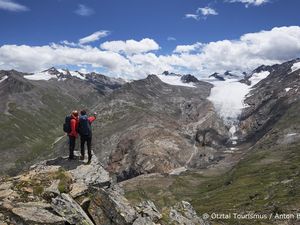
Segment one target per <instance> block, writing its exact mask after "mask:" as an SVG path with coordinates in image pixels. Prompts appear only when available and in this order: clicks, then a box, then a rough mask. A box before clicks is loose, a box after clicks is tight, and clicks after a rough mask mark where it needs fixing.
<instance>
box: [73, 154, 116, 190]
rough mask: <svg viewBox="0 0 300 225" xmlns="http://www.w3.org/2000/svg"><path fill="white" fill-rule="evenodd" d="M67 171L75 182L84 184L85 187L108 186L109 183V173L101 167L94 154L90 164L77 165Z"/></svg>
mask: <svg viewBox="0 0 300 225" xmlns="http://www.w3.org/2000/svg"><path fill="white" fill-rule="evenodd" d="M69 172H70V173H71V174H72V176H73V178H74V180H75V182H76V183H78V184H83V185H86V186H87V187H89V186H97V187H104V186H109V185H110V183H111V177H110V176H109V173H108V172H107V171H106V170H105V169H104V168H103V167H102V165H101V164H100V162H99V160H98V159H97V157H96V156H95V155H94V156H93V157H92V160H91V163H90V164H88V165H85V164H82V165H79V166H78V167H76V168H75V169H73V170H70V171H69ZM83 185H82V187H83ZM82 189H84V188H82ZM82 191H83V190H82Z"/></svg>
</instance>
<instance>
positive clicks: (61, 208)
mask: <svg viewBox="0 0 300 225" xmlns="http://www.w3.org/2000/svg"><path fill="white" fill-rule="evenodd" d="M51 205H52V207H53V209H54V210H55V212H56V213H57V214H59V215H60V216H62V217H63V218H64V219H65V220H66V221H68V222H69V223H70V224H76V225H93V224H94V223H93V222H92V221H91V219H90V218H89V217H88V215H87V214H86V213H85V212H84V211H83V209H82V208H81V207H80V205H78V203H77V202H76V201H75V200H74V199H72V198H71V197H70V196H69V195H68V194H64V193H63V194H61V195H60V196H57V197H56V198H54V199H52V203H51Z"/></svg>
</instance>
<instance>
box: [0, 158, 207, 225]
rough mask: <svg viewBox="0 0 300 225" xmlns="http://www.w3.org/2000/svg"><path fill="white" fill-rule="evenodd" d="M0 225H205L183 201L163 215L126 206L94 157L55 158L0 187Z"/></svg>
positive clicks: (148, 207) (144, 206)
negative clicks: (86, 158) (70, 159)
mask: <svg viewBox="0 0 300 225" xmlns="http://www.w3.org/2000/svg"><path fill="white" fill-rule="evenodd" d="M0 224H1V225H8V224H17V225H27V224H28V225H33V224H43V225H50V224H56V225H60V224H61V225H63V224H76V225H92V224H93V225H102V224H103V225H104V224H105V225H114V224H116V225H123V224H124V225H125V224H134V225H142V224H145V225H146V224H147V225H148V224H149V225H150V224H186V225H193V224H195V225H196V224H197V225H199V224H200V225H201V224H209V222H207V221H204V220H203V219H202V218H200V217H199V216H198V215H197V214H196V212H195V210H194V209H193V207H192V205H191V204H190V203H188V202H186V201H181V202H178V203H177V204H175V205H174V206H171V207H169V208H164V209H162V210H161V211H160V210H158V209H157V207H156V206H155V205H154V203H153V202H151V201H149V200H145V201H143V202H140V203H139V204H137V205H130V203H129V202H128V200H127V199H126V198H125V197H124V196H123V191H122V189H121V188H120V187H119V186H118V185H114V182H113V179H112V178H111V177H110V175H109V173H108V172H107V171H105V170H104V169H103V167H102V166H101V165H100V163H99V161H98V160H97V158H96V157H94V158H93V159H92V162H91V164H85V163H84V162H82V161H79V160H74V161H69V160H68V159H67V158H66V157H65V158H62V157H61V158H56V159H53V160H48V161H43V162H41V163H39V164H36V165H34V166H32V167H31V168H30V170H29V171H27V172H24V173H22V174H21V175H18V176H15V177H10V178H3V179H2V180H1V182H0Z"/></svg>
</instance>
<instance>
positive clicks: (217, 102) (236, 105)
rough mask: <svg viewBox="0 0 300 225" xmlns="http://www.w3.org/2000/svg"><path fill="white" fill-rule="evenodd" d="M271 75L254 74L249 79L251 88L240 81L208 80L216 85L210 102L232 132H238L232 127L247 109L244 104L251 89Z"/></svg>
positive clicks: (266, 73) (267, 73)
mask: <svg viewBox="0 0 300 225" xmlns="http://www.w3.org/2000/svg"><path fill="white" fill-rule="evenodd" d="M269 74H270V72H268V71H263V72H260V73H254V74H253V75H252V77H251V78H250V79H249V80H250V81H251V86H248V85H246V84H243V83H240V82H239V80H238V79H228V80H225V81H219V80H215V79H214V80H211V79H208V80H206V81H207V82H210V83H211V84H213V85H214V87H213V88H212V89H211V93H210V96H209V97H208V100H210V101H211V102H212V103H213V104H214V106H215V108H216V110H217V112H218V113H219V115H220V116H221V118H223V120H224V121H225V123H226V124H227V125H229V126H230V127H231V131H232V132H234V133H235V132H236V130H235V129H236V128H233V127H232V126H233V124H235V123H236V122H237V120H238V117H239V115H240V114H241V112H242V109H243V108H245V107H246V104H244V100H245V96H246V95H248V96H249V92H250V90H251V88H252V87H253V86H254V85H256V84H257V83H258V82H259V81H261V80H262V79H265V78H266V77H267V76H268V75H269Z"/></svg>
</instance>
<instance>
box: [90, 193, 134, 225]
mask: <svg viewBox="0 0 300 225" xmlns="http://www.w3.org/2000/svg"><path fill="white" fill-rule="evenodd" d="M89 213H90V215H91V216H92V218H93V220H94V221H101V220H103V219H105V220H107V221H112V224H116V225H129V224H132V223H133V222H134V221H135V220H136V219H137V217H138V215H137V213H136V211H135V210H134V209H133V208H132V206H131V205H130V204H129V202H128V200H127V199H126V198H125V197H124V196H123V195H122V194H121V193H120V192H118V191H117V190H113V189H109V190H104V189H99V191H98V192H96V193H95V195H94V197H93V199H92V202H91V204H90V208H89Z"/></svg>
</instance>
